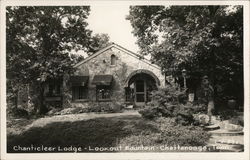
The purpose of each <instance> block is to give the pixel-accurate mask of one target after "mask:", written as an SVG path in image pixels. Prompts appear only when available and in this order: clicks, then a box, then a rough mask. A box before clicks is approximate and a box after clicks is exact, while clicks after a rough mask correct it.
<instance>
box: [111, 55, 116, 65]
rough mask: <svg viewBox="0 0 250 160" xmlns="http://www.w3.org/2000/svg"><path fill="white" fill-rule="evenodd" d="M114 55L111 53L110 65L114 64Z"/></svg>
mask: <svg viewBox="0 0 250 160" xmlns="http://www.w3.org/2000/svg"><path fill="white" fill-rule="evenodd" d="M115 61H116V57H115V55H111V65H115Z"/></svg>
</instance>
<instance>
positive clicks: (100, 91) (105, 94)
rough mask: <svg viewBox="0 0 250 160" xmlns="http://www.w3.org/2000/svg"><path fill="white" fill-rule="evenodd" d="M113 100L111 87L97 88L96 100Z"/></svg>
mask: <svg viewBox="0 0 250 160" xmlns="http://www.w3.org/2000/svg"><path fill="white" fill-rule="evenodd" d="M110 99H111V87H110V86H96V100H97V101H107V100H110Z"/></svg>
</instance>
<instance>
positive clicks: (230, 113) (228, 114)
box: [218, 109, 237, 120]
mask: <svg viewBox="0 0 250 160" xmlns="http://www.w3.org/2000/svg"><path fill="white" fill-rule="evenodd" d="M218 115H220V118H221V120H228V119H230V118H232V117H235V116H237V112H236V111H235V110H231V109H226V110H223V111H219V112H218Z"/></svg>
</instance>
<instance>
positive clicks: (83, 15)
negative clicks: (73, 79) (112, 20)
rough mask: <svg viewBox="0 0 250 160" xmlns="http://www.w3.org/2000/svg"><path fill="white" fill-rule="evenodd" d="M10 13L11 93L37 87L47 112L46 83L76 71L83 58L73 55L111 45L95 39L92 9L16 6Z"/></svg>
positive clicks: (8, 55) (42, 109)
mask: <svg viewBox="0 0 250 160" xmlns="http://www.w3.org/2000/svg"><path fill="white" fill-rule="evenodd" d="M6 10H7V11H6V36H7V37H6V46H7V48H6V59H7V63H6V69H7V79H8V80H9V81H10V82H9V83H8V85H9V87H8V88H10V90H8V91H10V92H13V93H15V94H16V93H18V90H20V87H19V86H20V85H21V84H29V85H30V86H32V87H34V88H33V89H34V90H36V91H37V92H36V94H38V96H37V99H36V100H34V101H35V102H36V103H35V106H40V108H39V111H40V113H43V112H45V111H46V110H47V109H46V107H45V105H44V104H43V101H44V100H43V99H44V97H43V92H44V85H45V81H46V80H48V79H53V78H60V77H62V76H63V75H65V74H67V73H71V72H72V71H74V68H73V65H74V64H75V63H76V62H78V61H79V60H81V59H82V57H78V56H72V55H71V54H70V53H71V52H75V51H78V50H82V51H84V52H88V51H93V50H94V49H97V48H98V45H100V44H101V43H102V42H103V41H104V40H105V41H106V43H105V44H107V43H108V36H107V35H94V36H92V31H91V30H89V29H87V25H88V23H87V22H86V19H87V17H88V15H89V12H90V7H89V6H15V7H7V8H6ZM92 37H93V39H92ZM99 40H100V42H99ZM89 46H91V48H90V47H89ZM99 47H102V46H99ZM16 97H17V94H16Z"/></svg>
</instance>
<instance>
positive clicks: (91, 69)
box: [64, 46, 165, 107]
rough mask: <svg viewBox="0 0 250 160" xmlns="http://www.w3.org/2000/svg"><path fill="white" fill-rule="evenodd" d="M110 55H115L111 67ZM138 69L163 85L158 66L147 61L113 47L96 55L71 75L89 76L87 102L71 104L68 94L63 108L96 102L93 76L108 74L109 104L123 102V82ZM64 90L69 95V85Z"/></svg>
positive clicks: (163, 79)
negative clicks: (152, 74)
mask: <svg viewBox="0 0 250 160" xmlns="http://www.w3.org/2000/svg"><path fill="white" fill-rule="evenodd" d="M111 55H115V57H116V64H115V65H111ZM138 69H145V70H149V71H151V72H153V73H154V74H155V76H156V77H158V79H159V81H160V86H161V87H162V86H164V85H165V77H164V75H162V74H161V70H160V68H159V67H158V66H156V65H154V64H151V63H150V62H149V61H146V60H143V59H140V58H138V57H137V56H136V55H134V54H133V53H130V52H128V51H126V50H124V49H123V48H120V47H116V46H113V47H111V48H109V49H107V50H105V51H103V52H102V53H100V54H98V53H97V54H96V55H95V57H94V58H91V59H89V60H88V61H86V62H84V63H82V64H81V65H79V66H77V71H76V72H75V73H74V74H73V75H78V76H89V82H88V95H89V97H88V98H89V100H88V101H87V102H72V101H71V99H72V97H70V94H69V95H68V96H67V97H64V107H69V106H71V107H86V106H88V105H89V104H92V103H97V102H96V85H94V84H92V80H93V78H94V76H95V75H104V74H110V75H113V83H112V96H111V102H114V103H117V102H118V103H122V102H125V89H124V87H125V82H126V80H127V77H128V76H129V74H131V73H132V72H134V71H136V70H138ZM64 90H65V92H67V93H70V83H69V82H67V78H66V82H65V83H64ZM67 101H69V103H67V104H66V102H67Z"/></svg>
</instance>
